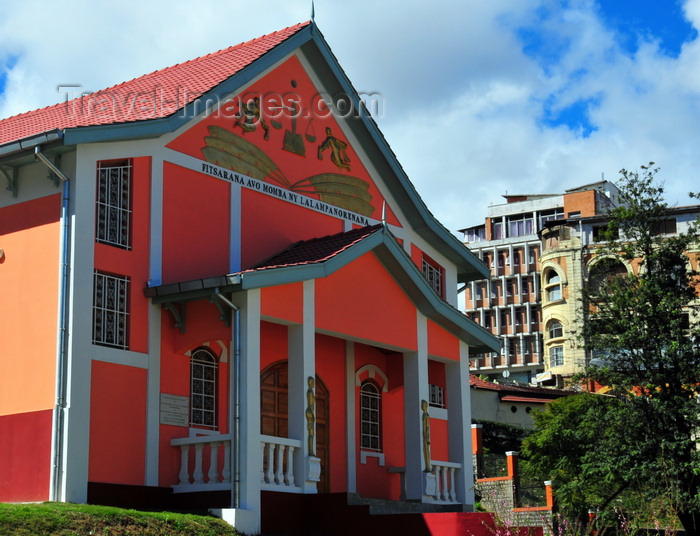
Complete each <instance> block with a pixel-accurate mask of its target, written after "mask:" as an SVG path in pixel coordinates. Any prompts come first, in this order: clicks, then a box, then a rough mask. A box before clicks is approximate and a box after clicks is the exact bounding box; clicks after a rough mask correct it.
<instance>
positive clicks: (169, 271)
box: [163, 162, 231, 283]
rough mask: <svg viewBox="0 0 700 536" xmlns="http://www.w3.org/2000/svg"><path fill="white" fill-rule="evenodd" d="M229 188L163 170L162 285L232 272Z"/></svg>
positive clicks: (197, 175) (183, 172)
mask: <svg viewBox="0 0 700 536" xmlns="http://www.w3.org/2000/svg"><path fill="white" fill-rule="evenodd" d="M230 188H231V186H230V185H229V184H228V183H226V182H224V181H222V180H219V179H215V178H213V177H208V176H206V175H202V174H201V173H196V172H194V171H190V170H188V169H185V168H181V167H179V166H176V165H173V164H169V163H167V162H166V163H165V164H164V166H163V283H173V282H176V281H187V280H190V279H198V278H202V277H211V276H218V275H222V274H226V273H228V271H229V235H230V232H229V229H230V227H231V224H230V217H229V212H230Z"/></svg>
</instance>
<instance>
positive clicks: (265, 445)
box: [260, 441, 267, 484]
mask: <svg viewBox="0 0 700 536" xmlns="http://www.w3.org/2000/svg"><path fill="white" fill-rule="evenodd" d="M260 444H261V445H262V459H263V460H264V459H265V447H267V443H266V442H265V441H263V442H261V443H260ZM260 482H262V483H263V484H264V483H265V464H263V465H262V467H260Z"/></svg>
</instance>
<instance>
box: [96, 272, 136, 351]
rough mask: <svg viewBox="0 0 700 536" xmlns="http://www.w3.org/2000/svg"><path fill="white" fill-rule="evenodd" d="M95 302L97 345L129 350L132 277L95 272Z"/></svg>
mask: <svg viewBox="0 0 700 536" xmlns="http://www.w3.org/2000/svg"><path fill="white" fill-rule="evenodd" d="M92 303H93V306H92V342H93V344H99V345H102V346H112V347H115V348H122V349H127V348H128V347H129V341H128V333H127V331H128V325H129V278H128V277H123V276H117V275H109V274H105V273H102V272H98V271H95V273H94V277H93V299H92Z"/></svg>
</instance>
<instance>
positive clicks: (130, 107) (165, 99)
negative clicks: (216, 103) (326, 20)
mask: <svg viewBox="0 0 700 536" xmlns="http://www.w3.org/2000/svg"><path fill="white" fill-rule="evenodd" d="M308 24H309V22H305V23H300V24H297V25H295V26H290V27H288V28H285V29H283V30H279V31H277V32H274V33H271V34H268V35H264V36H262V37H258V38H256V39H253V40H251V41H247V42H245V43H240V44H238V45H235V46H232V47H229V48H226V49H223V50H219V51H218V52H213V53H211V54H207V55H206V56H202V57H199V58H196V59H193V60H190V61H186V62H184V63H180V64H177V65H174V66H172V67H167V68H165V69H161V70H158V71H154V72H152V73H149V74H146V75H144V76H141V77H139V78H134V79H133V80H129V81H128V82H123V83H121V84H117V85H115V86H112V87H109V88H106V89H103V90H100V91H97V92H95V93H91V94H89V95H84V96H81V97H78V98H76V99H72V100H68V101H66V102H62V103H59V104H54V105H52V106H47V107H45V108H40V109H38V110H34V111H31V112H26V113H22V114H19V115H15V116H12V117H9V118H7V119H3V120H0V145H2V144H5V143H9V142H12V141H15V140H20V139H24V138H27V137H30V136H34V135H37V134H41V133H43V132H49V131H53V130H62V129H65V128H73V127H85V126H96V125H109V124H116V123H129V122H134V121H144V120H148V119H156V118H162V117H167V116H170V115H172V114H175V113H177V112H178V111H179V110H181V109H183V108H184V107H185V106H186V105H188V104H190V103H192V102H193V101H195V100H196V99H197V98H199V97H201V96H202V95H204V94H206V93H207V92H208V91H209V90H211V89H212V88H214V87H215V86H217V85H218V84H220V83H221V82H223V81H224V80H226V79H227V78H229V77H231V76H233V75H234V74H236V73H237V72H239V71H241V70H242V69H243V68H245V67H246V66H248V65H250V64H251V63H253V62H254V61H255V60H257V59H258V58H260V57H261V56H263V55H264V54H265V53H267V52H269V51H270V50H272V49H273V48H274V47H276V46H277V45H279V44H280V43H282V42H283V41H285V40H287V39H288V38H289V37H291V36H292V35H294V34H295V33H297V32H298V31H299V30H301V29H302V28H304V27H305V26H307V25H308ZM154 101H156V102H154Z"/></svg>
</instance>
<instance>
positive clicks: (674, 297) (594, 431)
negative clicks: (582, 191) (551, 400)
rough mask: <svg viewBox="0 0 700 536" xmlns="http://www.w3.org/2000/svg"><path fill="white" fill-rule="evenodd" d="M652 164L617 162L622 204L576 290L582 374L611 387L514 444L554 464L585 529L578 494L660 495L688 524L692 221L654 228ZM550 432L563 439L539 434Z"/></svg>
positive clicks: (699, 480) (658, 202) (696, 391)
mask: <svg viewBox="0 0 700 536" xmlns="http://www.w3.org/2000/svg"><path fill="white" fill-rule="evenodd" d="M657 171H658V168H655V167H654V164H653V163H650V164H649V165H647V166H642V167H641V171H638V172H637V171H627V170H622V171H621V172H620V174H621V178H620V180H619V182H618V187H619V188H620V192H621V196H620V204H619V207H618V208H616V209H614V210H613V211H612V212H611V213H610V214H609V223H608V227H607V230H606V231H605V232H604V233H603V238H604V240H606V244H605V246H604V247H602V248H601V249H600V250H599V251H598V252H597V256H596V261H597V262H594V263H593V264H592V265H591V266H595V269H593V268H591V270H590V277H589V280H588V283H589V285H588V287H587V288H586V290H584V292H583V296H582V300H583V305H584V307H583V310H584V311H585V318H584V319H583V322H582V325H581V333H582V336H583V342H584V344H585V346H586V350H587V353H588V355H589V356H593V357H594V359H592V360H591V362H590V364H591V366H590V367H589V368H588V369H587V372H586V374H585V375H584V377H583V378H582V379H585V380H595V381H597V382H598V383H600V384H603V385H606V386H609V387H611V388H612V390H611V391H610V394H612V395H614V397H616V398H615V402H605V403H604V402H593V401H589V400H585V401H580V402H579V403H580V404H581V407H578V408H575V407H574V408H572V409H571V410H570V411H568V412H566V413H563V414H561V415H560V416H559V417H556V412H555V413H551V414H550V415H549V416H545V415H547V412H545V414H543V416H542V419H541V420H540V421H539V422H536V429H535V432H534V433H533V434H532V435H531V436H530V438H528V440H527V441H526V443H525V447H524V452H525V453H526V454H527V455H528V456H529V457H530V459H531V463H533V462H534V463H535V467H536V468H537V469H538V470H540V471H541V472H547V471H549V472H551V473H552V475H551V476H552V477H554V479H555V482H556V483H557V484H558V485H559V486H560V491H559V492H558V493H557V492H555V493H557V495H556V498H557V499H559V500H560V504H561V505H562V507H563V508H564V513H565V514H567V515H569V516H571V518H572V519H578V520H579V521H580V524H582V525H583V526H584V528H585V523H583V522H582V521H581V517H582V516H583V508H584V506H585V505H588V507H590V508H596V509H603V511H605V509H606V508H609V507H610V506H611V505H612V504H613V503H614V501H618V500H620V499H621V498H622V496H624V495H631V494H634V496H636V497H637V500H639V497H644V499H645V500H647V501H659V500H662V501H664V502H665V503H667V504H670V505H671V507H672V508H673V511H674V512H675V513H676V514H677V516H678V519H679V521H680V523H681V524H682V525H683V528H684V529H685V531H686V533H687V534H689V535H696V534H698V533H699V532H700V451H699V450H698V434H700V419H699V415H700V403H699V401H700V318H698V315H697V311H696V308H697V304H698V294H700V284H699V278H698V273H697V271H695V270H693V269H691V267H692V266H693V264H692V263H695V264H694V266H697V262H698V228H697V224H694V225H690V226H689V229H688V230H687V232H683V233H680V234H673V235H670V234H667V233H665V232H664V231H668V230H669V229H668V228H666V227H665V225H666V222H667V220H668V217H669V212H668V211H669V207H668V205H667V204H666V203H665V202H664V200H663V187H662V186H659V185H657V184H656V182H655V176H656V173H657ZM690 258H692V259H693V260H692V263H691V262H690V261H689V259H690ZM621 266H623V267H629V268H631V270H628V269H621ZM581 400H583V399H581ZM569 403H570V404H572V405H575V404H576V402H573V401H572V402H569ZM554 407H555V405H554V404H552V405H551V408H554ZM567 420H568V421H570V422H568V423H567ZM603 429H604V430H603ZM548 434H549V435H552V434H557V435H559V436H562V437H564V438H569V439H570V440H571V443H570V444H566V443H560V444H557V443H556V442H555V441H554V439H552V440H550V441H547V440H546V438H547V437H548ZM572 438H573V439H572ZM545 448H549V449H553V452H551V453H548V452H546V451H545V450H543V449H545ZM556 453H559V454H558V455H560V456H562V457H563V458H562V460H561V461H557V459H556V456H557V454H556ZM564 469H566V470H564ZM606 469H607V472H606ZM618 490H619V491H618ZM566 508H568V509H569V511H568V512H567V511H566ZM575 508H579V510H578V511H575Z"/></svg>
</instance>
